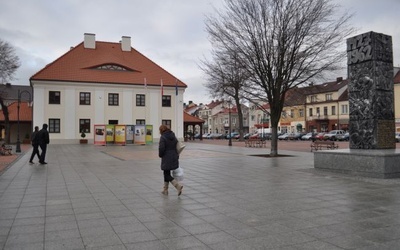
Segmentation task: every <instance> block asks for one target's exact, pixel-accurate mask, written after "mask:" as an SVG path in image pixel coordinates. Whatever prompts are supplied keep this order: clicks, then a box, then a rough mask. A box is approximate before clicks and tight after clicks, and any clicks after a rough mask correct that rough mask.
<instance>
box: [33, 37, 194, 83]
mask: <svg viewBox="0 0 400 250" xmlns="http://www.w3.org/2000/svg"><path fill="white" fill-rule="evenodd" d="M110 64H112V65H118V66H122V67H123V68H127V69H129V70H101V69H96V68H97V67H98V66H101V65H110ZM145 79H146V82H147V85H148V86H152V85H153V86H160V85H161V80H162V81H163V85H164V86H175V84H176V85H177V86H178V87H185V88H186V87H187V85H186V84H184V83H183V82H181V81H180V80H177V79H176V77H174V76H173V75H171V74H170V73H168V72H167V71H166V70H164V69H163V68H162V67H160V66H158V65H157V64H156V63H154V62H153V61H151V60H150V59H149V58H147V57H145V56H144V55H142V54H141V53H140V52H138V51H137V50H135V49H133V48H131V51H122V49H121V44H120V43H111V42H100V41H96V48H95V49H88V48H84V43H83V42H82V43H80V44H78V46H76V47H75V48H73V49H71V50H69V51H68V52H67V53H65V54H64V55H62V56H61V57H59V58H58V59H56V60H55V61H54V62H52V63H50V64H48V65H47V66H46V67H44V68H43V69H42V70H40V71H39V72H37V73H36V74H35V75H33V76H32V77H31V78H30V80H47V81H72V82H94V83H118V84H136V85H144V81H145Z"/></svg>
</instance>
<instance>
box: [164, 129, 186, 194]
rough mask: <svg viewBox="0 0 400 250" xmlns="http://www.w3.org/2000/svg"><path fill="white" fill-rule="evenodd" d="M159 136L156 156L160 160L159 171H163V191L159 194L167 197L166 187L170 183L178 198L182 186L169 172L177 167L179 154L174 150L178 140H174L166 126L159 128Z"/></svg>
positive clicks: (173, 135) (172, 134)
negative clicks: (176, 191)
mask: <svg viewBox="0 0 400 250" xmlns="http://www.w3.org/2000/svg"><path fill="white" fill-rule="evenodd" d="M160 134H161V137H160V143H159V146H158V156H159V157H160V158H161V170H162V171H164V189H163V191H162V192H161V193H162V194H164V195H168V185H169V183H170V182H171V184H172V185H173V186H174V187H175V188H176V190H178V196H179V195H181V194H182V189H183V186H182V185H181V184H179V183H178V182H177V181H176V180H175V179H174V178H173V177H172V176H171V170H174V169H177V168H178V167H179V154H178V152H177V150H176V144H177V143H178V139H176V137H175V134H174V132H172V131H171V130H170V129H169V128H168V127H167V126H166V125H161V126H160Z"/></svg>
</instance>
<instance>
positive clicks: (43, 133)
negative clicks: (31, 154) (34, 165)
mask: <svg viewBox="0 0 400 250" xmlns="http://www.w3.org/2000/svg"><path fill="white" fill-rule="evenodd" d="M47 127H48V126H47V124H46V123H45V124H43V128H42V129H41V130H40V131H39V132H38V134H37V135H36V136H38V140H39V147H40V149H41V150H42V154H41V155H40V161H39V163H40V164H47V162H45V161H44V160H45V158H46V151H47V144H49V143H50V137H49V131H47Z"/></svg>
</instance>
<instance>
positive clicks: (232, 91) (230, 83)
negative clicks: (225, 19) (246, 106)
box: [200, 50, 249, 140]
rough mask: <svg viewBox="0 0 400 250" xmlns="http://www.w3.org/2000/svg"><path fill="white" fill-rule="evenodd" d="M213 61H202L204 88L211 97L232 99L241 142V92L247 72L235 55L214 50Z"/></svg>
mask: <svg viewBox="0 0 400 250" xmlns="http://www.w3.org/2000/svg"><path fill="white" fill-rule="evenodd" d="M212 54H213V61H212V62H210V61H207V60H204V61H202V65H201V66H200V68H201V69H202V70H203V71H204V73H205V74H206V75H207V83H206V84H205V87H206V88H207V89H208V90H209V92H210V94H211V96H213V97H223V98H225V97H228V98H232V99H233V101H234V103H235V105H236V107H237V112H238V119H239V133H240V140H243V134H244V125H243V111H242V105H241V100H242V94H243V93H242V91H243V89H244V86H245V83H246V81H247V80H248V79H249V75H248V71H247V70H246V69H245V68H244V67H242V66H240V65H239V64H240V62H241V61H240V60H239V59H238V55H237V54H236V53H229V52H228V51H225V52H222V51H217V50H214V51H213V52H212Z"/></svg>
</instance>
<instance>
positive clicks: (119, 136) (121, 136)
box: [115, 125, 126, 145]
mask: <svg viewBox="0 0 400 250" xmlns="http://www.w3.org/2000/svg"><path fill="white" fill-rule="evenodd" d="M125 131H126V127H125V125H115V143H116V144H124V145H125V143H126V140H125Z"/></svg>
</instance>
